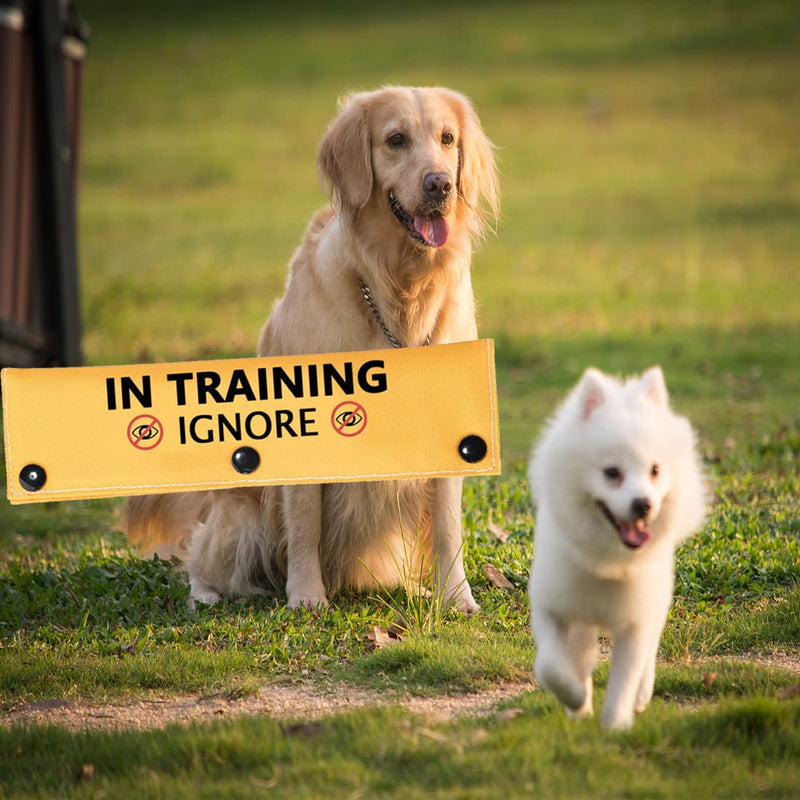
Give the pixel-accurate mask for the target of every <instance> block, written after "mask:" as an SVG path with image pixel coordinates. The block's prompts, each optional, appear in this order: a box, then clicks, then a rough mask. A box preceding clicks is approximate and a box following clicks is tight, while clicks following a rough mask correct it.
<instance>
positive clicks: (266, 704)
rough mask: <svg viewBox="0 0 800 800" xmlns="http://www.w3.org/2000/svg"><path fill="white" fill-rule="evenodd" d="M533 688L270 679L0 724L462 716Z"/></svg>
mask: <svg viewBox="0 0 800 800" xmlns="http://www.w3.org/2000/svg"><path fill="white" fill-rule="evenodd" d="M533 688H534V683H533V681H532V680H531V681H526V682H523V683H509V684H503V685H501V686H497V687H493V688H491V689H487V690H485V691H482V692H476V693H472V694H459V695H444V696H438V697H435V698H421V697H405V698H396V697H390V696H387V695H383V694H381V693H379V692H376V691H373V690H368V689H361V688H357V687H350V686H342V685H340V684H337V685H331V686H324V685H322V686H321V685H320V684H317V683H313V682H312V681H297V682H291V683H271V684H268V685H267V686H264V687H263V688H262V689H260V690H259V691H258V692H257V693H256V694H252V695H247V696H245V697H236V698H231V697H228V696H226V695H210V696H202V695H197V696H178V697H170V698H157V697H153V698H147V699H138V700H137V699H134V700H128V701H120V702H118V703H117V702H112V703H103V704H91V703H86V702H83V701H72V700H47V701H43V702H39V703H26V704H25V705H21V706H19V707H17V708H14V709H12V710H11V711H8V712H4V713H2V714H0V725H13V724H31V723H32V724H37V723H38V724H44V723H47V724H52V725H59V726H62V727H64V728H67V729H68V730H73V731H78V730H87V729H102V730H121V729H124V730H131V729H133V730H145V729H149V728H162V727H164V726H166V725H169V724H170V723H173V722H180V723H190V722H198V721H209V720H213V719H224V718H227V717H240V716H250V715H255V714H267V715H269V716H271V717H274V718H277V719H280V720H286V721H289V720H291V721H292V722H298V721H314V720H319V719H322V718H324V717H326V716H329V715H331V714H334V713H336V712H337V711H346V710H348V709H352V708H363V707H365V706H369V707H378V706H385V705H395V704H399V705H401V706H403V707H404V708H407V709H409V710H410V711H413V712H416V713H419V714H422V715H424V716H426V717H431V718H434V719H437V720H447V719H454V718H457V717H461V716H486V715H489V714H491V713H493V712H494V711H495V710H496V708H497V705H498V704H499V703H501V702H503V701H506V700H509V699H511V698H513V697H516V696H517V695H520V694H522V693H523V692H527V691H530V690H531V689H533Z"/></svg>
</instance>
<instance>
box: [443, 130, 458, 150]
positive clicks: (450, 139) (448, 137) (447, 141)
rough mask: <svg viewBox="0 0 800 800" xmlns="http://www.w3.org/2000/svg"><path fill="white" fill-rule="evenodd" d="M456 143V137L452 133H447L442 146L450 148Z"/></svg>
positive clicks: (444, 135)
mask: <svg viewBox="0 0 800 800" xmlns="http://www.w3.org/2000/svg"><path fill="white" fill-rule="evenodd" d="M454 141H455V137H454V136H453V134H452V133H450V132H447V131H446V132H445V133H443V134H442V144H443V145H444V146H445V147H450V145H451V144H453V142H454Z"/></svg>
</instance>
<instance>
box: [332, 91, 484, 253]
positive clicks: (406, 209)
mask: <svg viewBox="0 0 800 800" xmlns="http://www.w3.org/2000/svg"><path fill="white" fill-rule="evenodd" d="M318 166H319V170H320V174H321V176H322V178H323V180H325V181H326V182H327V183H329V184H330V186H331V188H332V190H333V194H334V198H335V201H336V202H337V204H338V207H339V209H340V212H341V213H342V214H343V215H344V216H345V218H346V220H352V219H355V218H356V217H357V216H358V215H359V214H361V213H364V212H365V211H366V210H367V209H368V210H369V211H375V212H377V214H378V216H379V218H381V219H382V224H383V225H385V226H389V227H390V230H391V232H392V233H396V234H397V235H398V236H403V237H407V238H408V239H409V240H410V241H412V242H413V243H415V244H416V245H418V246H419V247H420V248H423V249H425V248H434V249H435V248H439V247H442V246H444V245H445V244H446V243H447V241H448V239H449V238H450V237H451V227H452V226H453V225H457V226H459V227H460V228H461V229H462V230H461V231H459V232H461V233H462V235H463V233H467V234H468V235H469V234H473V233H476V234H477V233H481V232H482V231H483V229H484V226H485V224H486V222H487V221H488V219H489V218H490V217H491V218H494V219H497V215H498V209H499V186H498V179H497V170H496V167H495V161H494V154H493V147H492V144H491V142H489V140H488V139H487V138H486V136H485V134H484V133H483V130H482V129H481V125H480V122H479V120H478V116H477V114H476V113H475V111H474V109H473V108H472V106H471V105H470V103H469V101H468V100H467V99H466V98H465V97H463V96H462V95H460V94H458V93H456V92H453V91H451V90H449V89H441V88H433V89H423V88H404V87H389V88H385V89H380V90H378V91H375V92H363V93H358V94H353V95H350V96H348V97H346V98H345V99H344V101H343V102H342V103H341V107H340V110H339V113H338V114H337V116H336V117H335V118H334V120H333V122H332V123H331V125H330V127H329V129H328V131H327V133H326V134H325V136H324V137H323V139H322V141H321V143H320V146H319V152H318ZM381 212H383V213H381Z"/></svg>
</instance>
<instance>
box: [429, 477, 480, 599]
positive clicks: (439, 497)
mask: <svg viewBox="0 0 800 800" xmlns="http://www.w3.org/2000/svg"><path fill="white" fill-rule="evenodd" d="M462 483H463V482H462V479H461V478H436V479H435V480H434V481H433V504H432V513H431V528H432V539H433V558H434V571H435V574H436V586H437V588H438V590H439V591H440V592H443V593H444V598H445V600H446V601H447V602H453V603H455V604H456V605H457V606H458V608H459V609H460V610H461V611H463V612H464V613H466V614H472V613H474V612H475V611H477V610H478V609H479V608H480V606H479V605H478V604H477V603H476V602H475V598H474V597H473V596H472V589H470V586H469V584H468V583H467V576H466V573H465V572H464V556H463V552H462V541H461V487H462Z"/></svg>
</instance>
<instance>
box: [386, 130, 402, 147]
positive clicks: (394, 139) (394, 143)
mask: <svg viewBox="0 0 800 800" xmlns="http://www.w3.org/2000/svg"><path fill="white" fill-rule="evenodd" d="M405 143H406V137H405V136H404V135H403V134H402V133H393V134H392V135H391V136H390V137H389V138H388V139H387V140H386V144H388V145H389V147H402V146H403V145H404V144H405Z"/></svg>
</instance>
